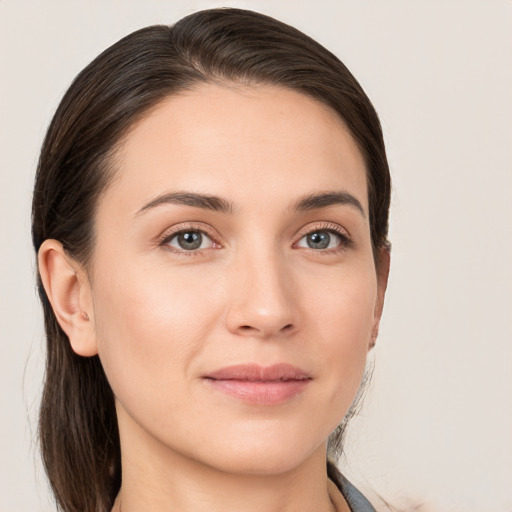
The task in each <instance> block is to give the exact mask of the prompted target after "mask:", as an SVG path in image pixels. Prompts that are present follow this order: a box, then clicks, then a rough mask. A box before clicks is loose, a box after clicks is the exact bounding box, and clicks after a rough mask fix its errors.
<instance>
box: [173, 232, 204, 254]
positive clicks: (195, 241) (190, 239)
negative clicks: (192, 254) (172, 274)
mask: <svg viewBox="0 0 512 512" xmlns="http://www.w3.org/2000/svg"><path fill="white" fill-rule="evenodd" d="M202 241H203V237H202V235H201V233H198V232H197V231H187V232H186V233H180V234H179V235H178V243H179V245H180V247H181V248H182V249H189V250H193V249H198V248H199V247H201V242H202Z"/></svg>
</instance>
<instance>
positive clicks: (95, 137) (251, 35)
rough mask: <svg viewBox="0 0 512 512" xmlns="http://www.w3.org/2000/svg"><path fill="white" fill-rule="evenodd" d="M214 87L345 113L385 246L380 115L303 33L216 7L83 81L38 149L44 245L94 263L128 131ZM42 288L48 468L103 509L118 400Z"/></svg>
mask: <svg viewBox="0 0 512 512" xmlns="http://www.w3.org/2000/svg"><path fill="white" fill-rule="evenodd" d="M208 82H215V83H221V84H222V83H228V84H229V83H237V84H248V85H251V84H269V85H270V84H271V85H279V86H283V87H287V88H289V89H293V90H295V91H298V92H300V93H303V94H305V95H307V96H309V97H312V98H315V99H316V100H318V101H320V102H322V103H323V104H325V105H327V106H329V107H330V108H331V109H332V110H333V111H335V112H337V113H338V114H339V116H340V117H341V119H343V121H344V123H345V125H346V126H347V127H348V129H349V131H350V133H351V134H352V136H353V138H354V140H355V141H356V143H357V144H358V146H359V148H360V151H361V153H362V155H363V156H364V159H365V162H366V170H367V184H368V196H369V205H370V206H369V210H370V212H369V215H370V227H371V239H372V245H373V250H374V254H375V255H377V254H378V253H379V251H380V249H382V248H385V247H386V246H387V231H388V209H389V200H390V178H389V171H388V164H387V160H386V153H385V149H384V142H383V137H382V131H381V126H380V123H379V120H378V117H377V114H376V112H375V110H374V108H373V106H372V104H371V102H370V101H369V99H368V97H367V96H366V94H365V93H364V91H363V90H362V88H361V86H360V85H359V84H358V82H357V81H356V80H355V78H354V77H353V76H352V75H351V74H350V72H349V71H348V70H347V68H346V67H345V66H344V65H343V64H342V63H341V62H340V61H339V60H338V59H337V58H336V57H335V56H334V55H333V54H332V53H330V52H329V51H328V50H326V49H325V48H323V47H322V46H321V45H320V44H318V43H317V42H315V41H314V40H313V39H311V38H310V37H308V36H306V35H305V34H303V33H302V32H300V31H298V30H297V29H295V28H293V27H290V26H288V25H286V24H284V23H281V22H279V21H277V20H274V19H272V18H270V17H267V16H264V15H262V14H258V13H255V12H251V11H244V10H239V9H213V10H207V11H201V12H198V13H195V14H192V15H190V16H187V17H186V18H184V19H182V20H181V21H179V22H178V23H176V24H175V25H173V26H163V25H161V26H160V25H157V26H151V27H147V28H144V29H141V30H138V31H136V32H134V33H132V34H130V35H128V36H126V37H125V38H123V39H121V40H120V41H118V42H117V43H115V44H114V45H113V46H111V47H110V48H108V49H107V50H105V51H104V52H103V53H102V54H101V55H99V56H98V57H97V58H96V59H95V60H94V61H93V62H91V63H90V64H89V65H88V66H87V67H86V68H85V69H84V70H83V71H82V72H81V73H80V74H79V75H78V76H77V77H76V78H75V80H74V81H73V83H72V84H71V86H70V87H69V89H68V91H67V92H66V94H65V96H64V98H63V99H62V101H61V103H60V105H59V107H58V109H57V111H56V113H55V116H54V117H53V120H52V122H51V124H50V126H49V128H48V132H47V134H46V137H45V140H44V143H43V146H42V150H41V155H40V159H39V164H38V168H37V176H36V182H35V188H34V198H33V209H32V234H33V243H34V248H35V250H36V252H37V251H38V250H39V248H40V246H41V244H42V242H43V241H44V240H45V239H48V238H53V239H57V240H59V241H60V242H61V243H62V244H63V246H64V249H65V250H66V251H67V253H68V254H69V255H71V256H72V257H73V258H75V259H76V260H77V261H79V262H80V263H81V264H82V265H83V266H84V268H85V269H87V265H88V263H89V261H90V257H91V254H92V252H93V250H94V216H95V208H96V205H97V201H98V197H99V196H100V194H101V192H102V191H103V190H105V188H106V187H108V185H109V182H110V180H111V179H112V176H113V174H114V170H113V166H112V165H111V164H112V156H113V155H114V154H115V152H116V148H117V147H119V144H120V143H121V142H122V140H123V137H124V136H126V134H127V132H128V130H129V128H130V127H131V126H133V124H134V123H135V122H136V121H137V120H138V119H140V118H141V117H142V116H143V115H144V114H146V113H147V112H148V110H149V109H151V108H152V107H154V106H155V105H156V104H158V103H159V102H160V101H161V100H162V99H164V98H165V97H168V96H169V95H172V94H176V93H177V92H179V91H182V90H185V89H187V88H190V87H192V86H194V85H197V84H199V83H208ZM377 260H378V258H377V259H376V262H377V264H378V261H377ZM38 287H39V294H40V298H41V301H42V304H43V309H44V318H45V328H46V337H47V358H46V376H45V386H44V391H43V397H42V403H41V411H40V422H39V432H40V443H41V451H42V456H43V461H44V465H45V468H46V472H47V474H48V477H49V480H50V484H51V486H52V488H53V491H54V494H55V497H56V500H57V504H58V506H59V508H60V509H61V510H64V511H66V512H93V511H94V512H104V511H107V510H110V508H111V507H112V505H113V502H114V499H115V496H116V494H117V492H118V491H119V488H120V484H121V455H120V445H119V433H118V427H117V420H116V413H115V408H114V397H113V394H112V391H111V389H110V386H109V384H108V382H107V379H106V377H105V374H104V372H103V368H102V366H101V363H100V361H99V359H98V357H97V356H95V357H90V358H84V357H80V356H78V355H77V354H75V353H74V352H73V351H72V349H71V348H70V344H69V341H68V338H67V336H66V335H65V334H64V332H63V331H62V329H61V328H60V326H59V325H58V323H57V320H56V318H55V315H54V314H53V311H52V308H51V306H50V303H49V301H48V298H47V296H46V293H45V290H44V288H43V286H42V284H41V280H40V279H39V281H38ZM340 434H341V429H338V432H337V435H336V436H334V437H332V439H331V440H330V447H331V448H333V447H334V448H335V447H336V446H337V445H338V446H339V439H340Z"/></svg>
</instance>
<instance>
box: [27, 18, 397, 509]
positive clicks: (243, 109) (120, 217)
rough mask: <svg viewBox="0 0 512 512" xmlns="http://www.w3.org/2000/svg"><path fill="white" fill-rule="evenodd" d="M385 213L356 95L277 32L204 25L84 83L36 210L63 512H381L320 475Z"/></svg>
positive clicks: (125, 48) (365, 105)
mask: <svg viewBox="0 0 512 512" xmlns="http://www.w3.org/2000/svg"><path fill="white" fill-rule="evenodd" d="M389 195H390V178H389V171H388V166H387V161H386V155H385V149H384V143H383V139H382V133H381V129H380V124H379V121H378V118H377V115H376V113H375V111H374V109H373V107H372V105H371V103H370V101H369V100H368V98H367V97H366V95H365V94H364V92H363V91H362V89H361V87H360V86H359V84H358V83H357V82H356V80H355V79H354V78H353V77H352V75H351V74H350V73H349V71H348V70H347V69H346V68H345V67H344V65H343V64H342V63H341V62H340V61H339V60H338V59H337V58H336V57H334V56H333V55H332V54H331V53H330V52H328V51H327V50H325V49H324V48H323V47H321V46H320V45H319V44H318V43H316V42H315V41H313V40H311V39H310V38H309V37H307V36H305V35H304V34H302V33H300V32H299V31H297V30H296V29H294V28H292V27H289V26H287V25H284V24H283V23H280V22H278V21H276V20H273V19H271V18H268V17H266V16H263V15H261V14H257V13H254V12H249V11H242V10H237V9H216V10H210V11H203V12H199V13H196V14H193V15H191V16H188V17H186V18H184V19H183V20H181V21H180V22H178V23H177V24H176V25H174V26H172V27H165V26H155V27H148V28H146V29H142V30H140V31H138V32H135V33H133V34H131V35H129V36H127V37H126V38H124V39H122V40H121V41H119V42H118V43H116V44H114V45H113V46H112V47H111V48H109V49H107V50H106V51H105V52H104V53H102V54H101V55H100V56H99V57H97V58H96V59H95V60H94V61H93V62H92V63H91V64H90V65H89V66H87V67H86V68H85V69H84V70H83V71H82V72H81V73H80V74H79V75H78V77H77V78H76V79H75V81H74V83H73V84H72V85H71V87H70V88H69V90H68V92H67V93H66V95H65V96H64V98H63V100H62V102H61V104H60V106H59V108H58V110H57V112H56V114H55V116H54V119H53V121H52V123H51V125H50V128H49V130H48V133H47V136H46V139H45V142H44V145H43V148H42V152H41V157H40V161H39V166H38V172H37V177H36V185H35V192H34V201H33V239H34V247H35V249H36V252H37V253H38V265H39V273H40V283H39V289H40V295H41V299H42V302H43V307H44V313H45V325H46V332H47V339H48V352H47V369H46V383H45V389H44V395H43V400H42V406H41V416H40V433H41V448H42V453H43V459H44V463H45V466H46V470H47V473H48V476H49V479H50V483H51V485H52V488H53V491H54V493H55V496H56V499H57V502H58V504H59V506H60V507H61V509H62V510H65V511H66V512H68V511H82V512H83V511H85V510H87V511H89V510H90V511H93V510H94V511H96V510H101V511H108V510H112V511H116V512H120V511H122V512H130V511H137V510H139V511H140V510H151V511H167V510H181V511H186V510H194V511H198V510H209V511H211V510H223V511H229V510H246V511H249V510H258V511H263V510H265V511H267V510H268V511H273V510H279V511H287V510H294V511H296V510H305V511H306V510H308V511H309V510H315V511H328V510H337V511H342V510H353V511H356V510H357V511H365V510H372V508H371V505H370V504H369V503H368V502H367V501H366V500H365V499H364V497H363V496H362V495H360V493H359V492H358V491H357V490H356V489H355V488H354V487H353V486H352V485H351V484H350V483H349V482H347V481H346V480H345V479H344V478H343V477H342V476H341V475H340V474H339V473H338V472H337V471H336V469H335V468H334V466H333V465H332V463H330V462H329V463H328V464H327V469H326V457H327V454H328V453H329V455H332V456H334V455H336V453H337V450H339V449H340V448H341V437H342V432H343V427H342V426H341V427H337V426H338V425H339V424H341V425H343V423H342V420H343V418H344V417H346V415H347V411H348V410H349V408H350V406H351V404H352V403H353V401H354V399H355V397H356V394H357V391H358V389H359V386H360V383H361V379H362V376H363V373H364V367H365V361H366V354H367V352H368V350H369V349H371V348H372V347H373V345H374V343H375V340H376V337H377V333H378V326H379V320H380V316H381V313H382V306H383V300H384V293H385V288H386V282H387V275H388V268H389V244H388V242H387V224H388V209H389Z"/></svg>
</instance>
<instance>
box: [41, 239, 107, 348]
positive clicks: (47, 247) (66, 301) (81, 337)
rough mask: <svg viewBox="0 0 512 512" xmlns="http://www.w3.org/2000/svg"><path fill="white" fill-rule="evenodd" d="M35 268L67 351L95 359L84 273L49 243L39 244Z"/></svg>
mask: <svg viewBox="0 0 512 512" xmlns="http://www.w3.org/2000/svg"><path fill="white" fill-rule="evenodd" d="M38 267H39V273H40V275H41V281H42V283H43V286H44V289H45V291H46V295H47V296H48V300H49V301H50V304H51V306H52V309H53V312H54V314H55V317H56V318H57V321H58V322H59V325H60V327H61V328H62V330H63V331H64V332H65V333H66V334H67V336H68V338H69V342H70V344H71V348H72V349H73V351H74V352H76V353H77V354H78V355H81V356H84V357H90V356H94V355H96V354H97V353H98V349H97V343H96V334H95V330H94V323H93V309H92V300H91V290H90V286H89V281H88V279H87V276H86V274H85V271H84V270H83V269H82V268H81V266H80V265H79V264H78V263H77V262H75V261H74V260H73V259H72V258H70V257H69V255H67V254H66V252H65V251H64V248H63V246H62V244H61V243H60V242H58V241H57V240H51V239H49V240H45V241H44V242H43V243H42V244H41V247H40V249H39V252H38Z"/></svg>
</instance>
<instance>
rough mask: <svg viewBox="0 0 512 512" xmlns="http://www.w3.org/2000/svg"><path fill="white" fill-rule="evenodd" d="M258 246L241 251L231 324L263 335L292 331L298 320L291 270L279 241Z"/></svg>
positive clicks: (234, 278)
mask: <svg viewBox="0 0 512 512" xmlns="http://www.w3.org/2000/svg"><path fill="white" fill-rule="evenodd" d="M257 245H258V247H256V248H255V247H254V245H253V246H252V247H248V248H244V249H241V250H240V251H239V252H237V255H236V258H235V260H236V261H235V262H234V269H233V270H234V271H233V273H232V274H231V276H232V282H231V287H230V289H231V294H230V304H229V308H228V327H229V329H230V330H231V331H232V332H237V333H238V334H247V335H252V336H260V337H269V336H273V335H278V334H282V333H284V332H290V331H292V330H293V327H296V326H297V320H298V318H297V316H298V315H297V307H296V302H295V297H294V293H293V288H294V286H293V276H292V273H291V269H290V268H289V265H287V262H286V258H285V257H284V255H283V254H282V252H281V251H279V249H278V248H277V247H276V246H275V245H276V244H272V243H269V241H267V242H266V243H265V244H261V243H260V244H257Z"/></svg>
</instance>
